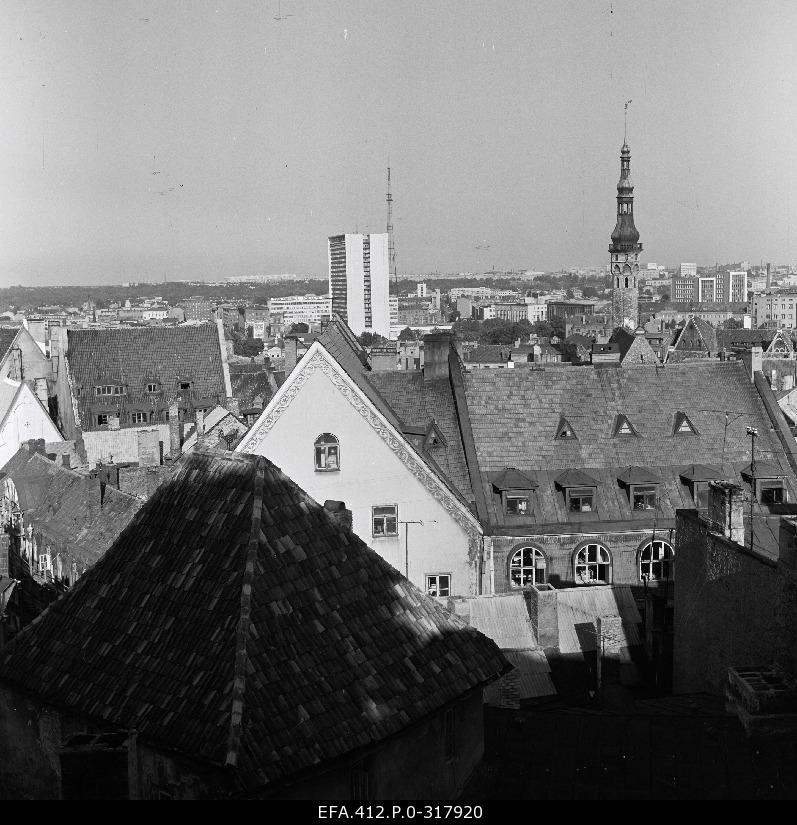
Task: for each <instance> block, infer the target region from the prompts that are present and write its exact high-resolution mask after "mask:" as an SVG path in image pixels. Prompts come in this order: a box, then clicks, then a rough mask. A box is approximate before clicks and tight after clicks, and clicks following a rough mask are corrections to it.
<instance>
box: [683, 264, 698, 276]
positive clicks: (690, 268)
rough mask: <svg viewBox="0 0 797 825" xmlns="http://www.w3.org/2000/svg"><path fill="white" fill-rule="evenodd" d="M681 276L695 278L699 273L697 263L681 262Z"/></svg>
mask: <svg viewBox="0 0 797 825" xmlns="http://www.w3.org/2000/svg"><path fill="white" fill-rule="evenodd" d="M680 272H681V277H683V278H694V277H695V276H696V275H697V264H681V270H680Z"/></svg>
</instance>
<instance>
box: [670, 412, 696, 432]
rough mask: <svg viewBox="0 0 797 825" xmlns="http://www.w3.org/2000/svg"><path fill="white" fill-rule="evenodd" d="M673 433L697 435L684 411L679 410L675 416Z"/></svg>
mask: <svg viewBox="0 0 797 825" xmlns="http://www.w3.org/2000/svg"><path fill="white" fill-rule="evenodd" d="M672 434H673V435H698V432H697V430H696V429H695V425H694V424H693V423H692V422H691V421H690V420H689V417H688V416H687V414H686V413H682V412H679V413H677V414H676V416H675V425H674V427H673V432H672Z"/></svg>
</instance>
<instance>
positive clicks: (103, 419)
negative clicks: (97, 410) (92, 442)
mask: <svg viewBox="0 0 797 825" xmlns="http://www.w3.org/2000/svg"><path fill="white" fill-rule="evenodd" d="M107 423H108V416H107V414H105V413H102V414H100V415H98V416H97V426H98V427H103V426H105V425H107Z"/></svg>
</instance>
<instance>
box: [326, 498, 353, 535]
mask: <svg viewBox="0 0 797 825" xmlns="http://www.w3.org/2000/svg"><path fill="white" fill-rule="evenodd" d="M324 509H325V510H326V511H327V513H328V514H329V515H330V516H331V517H332V519H333V520H334V521H336V522H337V523H338V525H339V526H340V527H342V528H343V529H344V530H351V526H352V515H351V510H347V509H346V504H345V502H343V501H335V500H334V499H331V498H328V499H327V500H326V501H325V502H324Z"/></svg>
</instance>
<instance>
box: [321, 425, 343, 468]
mask: <svg viewBox="0 0 797 825" xmlns="http://www.w3.org/2000/svg"><path fill="white" fill-rule="evenodd" d="M315 468H316V470H326V471H332V470H339V469H340V444H339V443H338V439H337V438H335V436H334V435H332V433H322V434H321V435H319V436H318V438H316V440H315Z"/></svg>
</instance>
